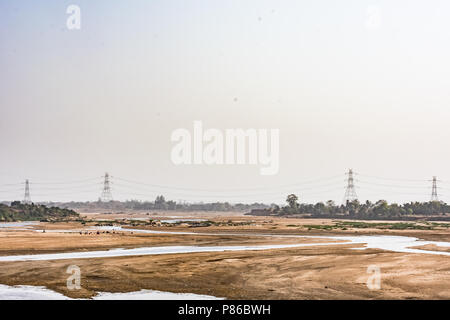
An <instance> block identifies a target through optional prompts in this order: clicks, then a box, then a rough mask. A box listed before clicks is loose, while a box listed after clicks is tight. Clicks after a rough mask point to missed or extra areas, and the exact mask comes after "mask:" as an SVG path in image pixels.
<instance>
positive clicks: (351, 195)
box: [344, 169, 358, 204]
mask: <svg viewBox="0 0 450 320" xmlns="http://www.w3.org/2000/svg"><path fill="white" fill-rule="evenodd" d="M346 174H347V175H348V179H347V188H346V190H345V195H344V204H346V203H347V201H353V200H358V196H357V195H356V191H355V184H354V180H353V170H352V169H349V170H348V173H346Z"/></svg>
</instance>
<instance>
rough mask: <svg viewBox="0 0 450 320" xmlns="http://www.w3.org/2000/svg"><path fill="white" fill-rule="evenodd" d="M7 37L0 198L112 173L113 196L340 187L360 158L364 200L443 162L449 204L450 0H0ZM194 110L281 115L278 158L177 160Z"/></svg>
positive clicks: (247, 119)
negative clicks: (225, 162)
mask: <svg viewBox="0 0 450 320" xmlns="http://www.w3.org/2000/svg"><path fill="white" fill-rule="evenodd" d="M71 4H75V5H78V6H79V7H80V8H81V30H68V29H67V27H66V20H67V18H68V16H69V15H68V14H66V9H67V7H68V6H69V5H71ZM0 44H1V50H0V88H1V89H0V110H1V111H0V149H1V157H0V185H1V186H0V200H12V199H18V200H20V199H21V198H22V197H23V191H22V188H23V185H20V184H17V183H21V182H22V181H24V180H25V179H27V178H28V179H30V181H31V196H32V199H33V200H34V201H42V200H54V201H57V200H95V199H97V198H98V196H99V195H100V192H101V176H102V175H103V174H104V172H105V171H108V172H109V173H110V174H111V175H112V176H113V177H112V181H113V182H114V185H113V196H114V198H115V199H119V200H123V199H132V198H134V199H150V200H153V199H154V197H155V196H156V195H157V194H165V195H166V197H167V198H170V199H174V200H178V199H183V200H188V201H198V200H203V201H205V202H206V201H214V200H219V201H225V200H229V201H231V202H253V201H258V202H266V203H270V202H277V203H282V202H283V201H284V199H285V196H286V195H287V194H288V193H297V194H300V198H301V200H302V201H305V202H315V201H322V200H323V201H325V200H328V199H333V200H335V201H336V202H341V201H342V199H343V196H344V192H345V189H344V187H345V181H344V179H345V176H344V173H345V172H346V171H347V170H348V169H349V168H353V169H354V170H355V171H356V172H357V173H359V174H360V175H357V176H356V179H357V181H356V185H357V186H358V189H357V190H356V191H357V193H358V195H359V197H360V200H363V201H364V200H366V199H370V200H378V199H387V200H389V201H397V202H403V201H410V200H418V201H426V200H429V198H430V195H431V182H428V181H427V180H430V179H431V178H432V176H433V175H436V176H438V178H439V179H441V180H443V182H442V183H440V186H442V189H440V193H441V199H443V200H445V201H448V202H450V150H449V148H448V141H449V138H450V126H449V120H450V90H449V88H450V77H449V75H450V62H449V57H450V2H448V1H444V0H442V1H433V0H432V1H412V0H408V1H407V0H398V1H364V0H354V1H350V0H344V1H334V0H317V1H294V0H292V1H287V0H277V1H269V0H246V1H242V0H240V1H237V0H227V1H219V0H203V1H199V0H177V1H174V0H164V1H163V0H154V1H146V0H145V1H144V0H142V1H111V0H108V1H106V0H96V1H92V0H89V1H88V0H72V1H39V2H37V1H31V0H29V1H14V0H2V1H1V2H0ZM194 120H200V121H202V122H203V125H204V127H205V128H216V129H219V130H225V129H229V128H243V129H247V128H256V129H259V128H262V129H279V130H280V160H279V161H280V167H279V172H278V174H277V175H273V176H261V175H260V174H259V166H254V165H253V166H252V165H241V166H238V165H235V166H220V165H211V166H206V165H197V166H175V165H174V164H173V163H172V161H171V158H170V153H171V149H172V147H173V143H172V142H171V141H170V136H171V133H172V132H173V130H175V129H177V128H187V129H189V130H192V126H193V121H194ZM380 178H387V179H392V180H382V179H380ZM86 179H87V180H86ZM90 179H92V180H90ZM120 179H128V180H134V181H139V182H143V183H146V184H149V185H152V186H144V185H140V186H139V185H137V184H133V183H130V182H126V181H124V180H120ZM397 179H398V180H397ZM80 180H82V181H80ZM311 180H314V181H313V182H311ZM316 180H318V181H316ZM406 180H414V181H406ZM415 180H417V181H415ZM447 181H448V182H449V183H447ZM53 182H58V184H55V183H53Z"/></svg>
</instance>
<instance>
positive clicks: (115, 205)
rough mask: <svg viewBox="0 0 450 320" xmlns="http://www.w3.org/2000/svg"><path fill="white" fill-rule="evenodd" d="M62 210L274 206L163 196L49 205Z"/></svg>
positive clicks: (197, 208) (181, 209) (210, 209)
mask: <svg viewBox="0 0 450 320" xmlns="http://www.w3.org/2000/svg"><path fill="white" fill-rule="evenodd" d="M48 204H49V205H54V206H58V207H62V208H70V209H75V210H76V209H79V210H114V211H121V210H123V211H125V210H142V211H152V210H161V211H166V210H167V211H224V212H225V211H238V212H239V211H242V212H249V211H250V210H253V209H269V208H271V207H273V206H274V205H267V204H263V203H253V204H243V203H237V204H231V203H229V202H211V203H181V202H176V201H173V200H166V198H165V197H164V196H162V195H159V196H157V197H156V199H155V201H138V200H127V201H109V202H102V201H100V200H99V201H92V202H64V203H62V202H54V203H48Z"/></svg>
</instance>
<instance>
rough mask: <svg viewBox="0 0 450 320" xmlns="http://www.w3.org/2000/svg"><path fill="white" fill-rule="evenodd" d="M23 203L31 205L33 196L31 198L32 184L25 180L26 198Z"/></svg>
mask: <svg viewBox="0 0 450 320" xmlns="http://www.w3.org/2000/svg"><path fill="white" fill-rule="evenodd" d="M23 203H25V204H30V203H31V196H30V182H29V181H28V179H27V180H25V196H24V197H23Z"/></svg>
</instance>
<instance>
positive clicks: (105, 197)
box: [100, 172, 113, 202]
mask: <svg viewBox="0 0 450 320" xmlns="http://www.w3.org/2000/svg"><path fill="white" fill-rule="evenodd" d="M109 183H110V182H109V174H108V172H107V173H105V181H104V182H103V191H102V194H101V196H100V201H102V202H109V201H112V200H113V197H112V194H111V187H110V185H109Z"/></svg>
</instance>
